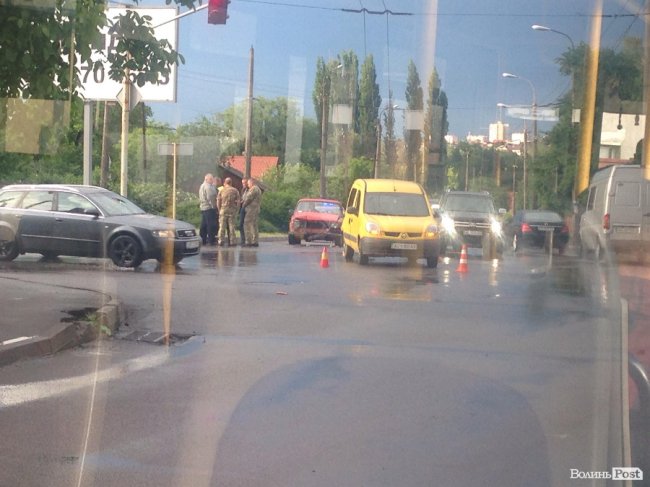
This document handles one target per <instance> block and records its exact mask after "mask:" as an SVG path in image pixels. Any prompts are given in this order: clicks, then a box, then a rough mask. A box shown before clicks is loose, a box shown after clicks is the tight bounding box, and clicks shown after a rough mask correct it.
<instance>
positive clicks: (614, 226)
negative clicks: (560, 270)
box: [580, 165, 650, 258]
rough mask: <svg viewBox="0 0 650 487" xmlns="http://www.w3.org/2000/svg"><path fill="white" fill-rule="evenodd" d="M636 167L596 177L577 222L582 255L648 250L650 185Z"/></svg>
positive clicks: (604, 171)
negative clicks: (607, 251) (584, 253)
mask: <svg viewBox="0 0 650 487" xmlns="http://www.w3.org/2000/svg"><path fill="white" fill-rule="evenodd" d="M643 171H644V170H643V168H642V167H640V166H638V165H624V166H610V167H608V168H606V169H602V170H601V171H598V172H597V173H595V174H594V175H593V177H592V180H591V183H590V185H589V196H588V198H587V207H586V209H585V212H584V213H583V215H582V217H581V218H580V240H581V244H582V250H583V252H587V253H593V254H595V255H596V257H597V258H598V257H599V256H600V255H601V252H603V251H604V250H612V251H615V252H616V251H619V252H621V251H622V252H629V251H631V252H635V253H636V252H642V251H646V250H647V249H648V248H650V201H649V196H650V191H649V189H650V181H648V180H646V179H645V178H644V176H643Z"/></svg>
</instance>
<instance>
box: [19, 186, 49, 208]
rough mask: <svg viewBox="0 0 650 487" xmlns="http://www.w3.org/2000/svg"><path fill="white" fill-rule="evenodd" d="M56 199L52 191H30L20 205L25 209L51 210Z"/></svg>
mask: <svg viewBox="0 0 650 487" xmlns="http://www.w3.org/2000/svg"><path fill="white" fill-rule="evenodd" d="M53 201H54V192H52V191H30V192H29V193H27V195H26V196H25V198H24V199H23V201H22V204H21V205H20V207H21V208H24V209H25V210H47V211H49V210H51V209H52V202H53Z"/></svg>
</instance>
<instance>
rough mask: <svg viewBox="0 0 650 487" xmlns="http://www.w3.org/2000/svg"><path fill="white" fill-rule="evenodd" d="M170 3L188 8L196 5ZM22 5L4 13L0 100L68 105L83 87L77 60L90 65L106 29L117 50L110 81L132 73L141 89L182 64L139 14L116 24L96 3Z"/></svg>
mask: <svg viewBox="0 0 650 487" xmlns="http://www.w3.org/2000/svg"><path fill="white" fill-rule="evenodd" d="M169 1H170V2H171V1H174V3H176V4H177V5H183V6H186V7H188V8H190V7H193V6H194V3H195V2H194V1H193V0H169ZM24 5H25V4H23V3H18V4H16V5H14V4H12V3H9V4H8V5H3V6H1V7H0V45H2V47H3V48H2V51H1V52H0V98H19V97H20V98H47V99H70V98H71V97H72V96H74V93H75V90H76V87H77V86H78V85H79V76H80V72H79V70H78V69H77V67H76V65H75V63H76V61H77V57H78V58H79V60H80V61H81V63H82V64H86V65H92V60H91V55H92V52H93V50H98V49H100V48H101V47H102V43H103V36H101V35H100V30H101V29H102V28H103V27H104V26H108V32H109V34H110V35H112V36H114V38H115V46H116V49H114V50H112V51H111V52H110V53H109V54H108V61H109V63H110V64H111V69H110V71H109V73H108V74H109V76H110V78H111V79H114V80H116V81H121V80H122V78H123V76H124V70H125V69H126V68H128V69H130V70H131V72H132V78H133V80H134V81H135V82H136V83H137V84H138V85H142V84H144V83H145V82H146V81H150V82H157V80H158V79H159V76H165V75H168V74H169V72H170V70H171V67H172V65H173V64H175V63H177V62H183V58H182V56H180V54H179V53H177V52H176V51H174V50H173V49H171V47H170V45H169V43H168V42H167V41H166V40H158V39H156V38H155V37H154V36H153V29H152V27H151V23H150V20H151V18H150V17H147V16H144V17H143V16H140V15H139V14H138V13H137V12H135V11H132V10H125V13H124V14H123V15H120V16H119V17H118V19H117V20H116V21H115V22H112V21H109V20H108V19H107V18H106V13H105V8H106V5H105V4H104V3H103V2H96V1H94V0H78V1H76V2H72V3H70V2H65V1H64V0H55V1H54V2H53V4H52V5H51V6H48V7H41V6H36V5H35V6H34V7H25V6H24ZM70 5H73V7H72V8H71V7H70ZM34 46H38V48H34Z"/></svg>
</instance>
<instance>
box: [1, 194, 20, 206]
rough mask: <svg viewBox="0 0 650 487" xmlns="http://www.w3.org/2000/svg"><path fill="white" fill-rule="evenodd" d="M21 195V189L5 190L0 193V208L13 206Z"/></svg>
mask: <svg viewBox="0 0 650 487" xmlns="http://www.w3.org/2000/svg"><path fill="white" fill-rule="evenodd" d="M22 195H23V192H22V191H5V192H4V193H0V208H13V207H15V206H16V205H17V203H18V200H20V197H21V196H22Z"/></svg>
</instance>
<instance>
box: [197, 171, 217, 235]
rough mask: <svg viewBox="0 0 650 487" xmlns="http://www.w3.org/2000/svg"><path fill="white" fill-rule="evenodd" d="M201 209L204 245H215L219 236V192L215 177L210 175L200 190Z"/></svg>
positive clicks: (206, 176)
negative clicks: (215, 184) (217, 235)
mask: <svg viewBox="0 0 650 487" xmlns="http://www.w3.org/2000/svg"><path fill="white" fill-rule="evenodd" d="M199 208H200V209H201V229H200V230H199V234H200V235H201V240H202V242H203V245H214V244H215V243H216V234H217V225H216V222H217V190H216V188H215V187H214V177H213V176H212V174H210V173H208V174H206V175H205V177H204V179H203V184H201V187H200V188H199Z"/></svg>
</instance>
